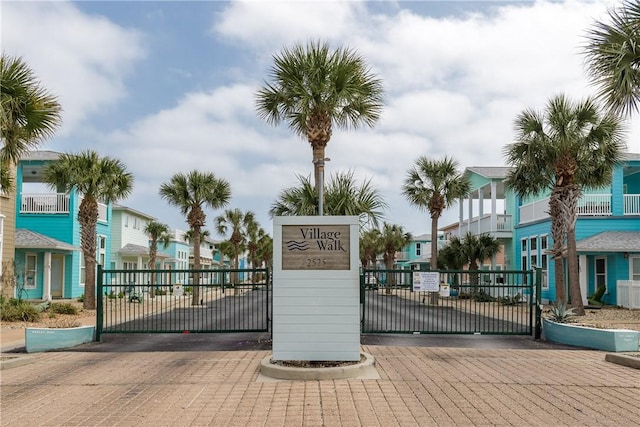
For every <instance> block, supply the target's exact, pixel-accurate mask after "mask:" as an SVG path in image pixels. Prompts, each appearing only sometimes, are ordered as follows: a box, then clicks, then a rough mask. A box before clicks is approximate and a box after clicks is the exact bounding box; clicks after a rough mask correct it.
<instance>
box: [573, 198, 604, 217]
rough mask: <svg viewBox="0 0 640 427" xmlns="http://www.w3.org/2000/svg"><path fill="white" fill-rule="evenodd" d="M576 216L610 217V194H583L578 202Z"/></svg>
mask: <svg viewBox="0 0 640 427" xmlns="http://www.w3.org/2000/svg"><path fill="white" fill-rule="evenodd" d="M578 215H586V216H607V215H611V194H585V195H583V196H582V197H580V199H579V200H578Z"/></svg>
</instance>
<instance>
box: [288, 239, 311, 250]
mask: <svg viewBox="0 0 640 427" xmlns="http://www.w3.org/2000/svg"><path fill="white" fill-rule="evenodd" d="M287 249H289V250H290V251H306V250H308V249H309V242H306V241H304V240H303V241H302V242H298V241H296V240H289V241H288V242H287Z"/></svg>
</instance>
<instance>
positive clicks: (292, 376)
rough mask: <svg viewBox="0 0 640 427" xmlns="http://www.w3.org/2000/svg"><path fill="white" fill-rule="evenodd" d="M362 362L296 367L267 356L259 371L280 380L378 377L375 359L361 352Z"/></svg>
mask: <svg viewBox="0 0 640 427" xmlns="http://www.w3.org/2000/svg"><path fill="white" fill-rule="evenodd" d="M361 354H362V355H363V356H364V357H365V360H364V361H363V362H360V363H357V364H354V365H348V366H337V367H331V368H296V367H289V366H280V365H274V364H273V363H271V357H272V356H267V357H265V358H264V359H262V361H261V362H260V373H261V374H262V375H264V376H266V377H270V378H275V379H280V380H336V379H345V378H358V379H379V378H380V375H379V374H378V371H377V370H376V367H375V359H374V358H373V356H372V355H370V354H368V353H364V352H362V353H361Z"/></svg>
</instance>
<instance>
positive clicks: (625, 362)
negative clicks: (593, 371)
mask: <svg viewBox="0 0 640 427" xmlns="http://www.w3.org/2000/svg"><path fill="white" fill-rule="evenodd" d="M604 360H606V361H607V362H611V363H615V364H618V365H622V366H627V367H629V368H634V369H640V357H635V356H629V355H626V354H624V353H623V354H620V353H607V354H606V355H605V356H604Z"/></svg>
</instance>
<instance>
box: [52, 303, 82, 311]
mask: <svg viewBox="0 0 640 427" xmlns="http://www.w3.org/2000/svg"><path fill="white" fill-rule="evenodd" d="M49 310H50V311H51V313H56V314H78V308H77V307H76V306H75V305H73V304H71V303H70V302H54V303H51V307H49Z"/></svg>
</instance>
